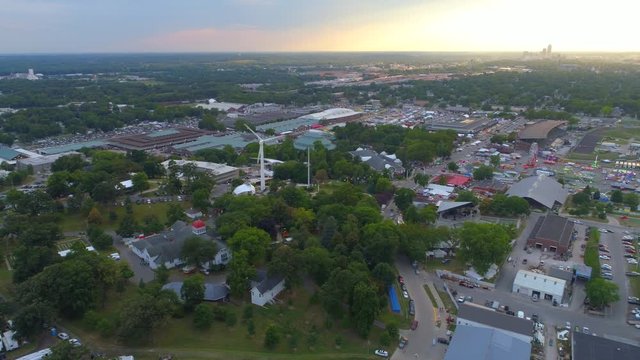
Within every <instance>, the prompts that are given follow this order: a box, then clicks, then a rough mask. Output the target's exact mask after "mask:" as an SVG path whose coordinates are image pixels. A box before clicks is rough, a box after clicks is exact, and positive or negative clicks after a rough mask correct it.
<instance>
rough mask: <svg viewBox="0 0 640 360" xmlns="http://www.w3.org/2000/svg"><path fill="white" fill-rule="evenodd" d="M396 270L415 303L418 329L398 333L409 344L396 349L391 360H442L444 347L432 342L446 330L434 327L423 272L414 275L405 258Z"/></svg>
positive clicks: (398, 263) (397, 263)
mask: <svg viewBox="0 0 640 360" xmlns="http://www.w3.org/2000/svg"><path fill="white" fill-rule="evenodd" d="M396 268H397V269H398V272H399V273H400V275H402V277H404V283H405V285H406V286H407V290H408V292H409V295H410V296H411V298H412V299H413V300H414V301H415V307H416V315H415V319H416V320H418V328H417V329H416V330H413V331H412V330H409V329H407V330H401V331H400V333H401V334H402V335H404V336H405V337H406V338H407V339H408V340H409V342H408V343H407V345H406V346H405V348H404V349H402V350H400V349H396V351H395V352H394V353H393V356H392V357H391V359H392V360H410V359H414V360H415V359H434V360H435V359H438V360H440V359H443V358H444V352H445V349H446V346H445V345H442V344H436V345H435V346H434V345H433V340H434V339H435V338H436V337H438V336H442V335H444V333H445V332H446V328H445V327H444V325H443V327H442V328H440V329H439V328H436V327H435V321H434V314H433V305H432V304H431V300H429V297H428V296H427V293H426V292H425V290H424V285H425V279H426V277H425V273H424V271H421V272H420V274H419V275H416V274H415V272H414V269H413V267H412V266H411V264H409V260H408V259H407V258H400V259H399V260H398V261H396Z"/></svg>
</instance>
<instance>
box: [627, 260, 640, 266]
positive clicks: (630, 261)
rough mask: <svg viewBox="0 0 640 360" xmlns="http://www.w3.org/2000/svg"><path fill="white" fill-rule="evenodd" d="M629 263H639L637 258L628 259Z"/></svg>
mask: <svg viewBox="0 0 640 360" xmlns="http://www.w3.org/2000/svg"><path fill="white" fill-rule="evenodd" d="M627 263H628V264H631V265H638V260H636V259H627Z"/></svg>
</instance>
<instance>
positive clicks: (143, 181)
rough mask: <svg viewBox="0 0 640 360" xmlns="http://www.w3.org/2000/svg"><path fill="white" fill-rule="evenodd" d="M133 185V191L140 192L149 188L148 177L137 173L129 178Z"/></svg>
mask: <svg viewBox="0 0 640 360" xmlns="http://www.w3.org/2000/svg"><path fill="white" fill-rule="evenodd" d="M131 182H132V183H133V191H135V192H140V191H144V190H147V189H148V188H149V177H148V176H147V174H146V173H144V172H139V173H136V174H135V175H133V177H131Z"/></svg>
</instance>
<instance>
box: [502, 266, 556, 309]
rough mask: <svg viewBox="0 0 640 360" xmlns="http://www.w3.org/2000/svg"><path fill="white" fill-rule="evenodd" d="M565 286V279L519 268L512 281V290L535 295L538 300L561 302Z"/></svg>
mask: <svg viewBox="0 0 640 360" xmlns="http://www.w3.org/2000/svg"><path fill="white" fill-rule="evenodd" d="M566 287H567V282H566V281H565V280H562V279H558V278H554V277H552V276H548V275H544V274H538V273H535V272H532V271H527V270H519V271H518V273H517V274H516V278H515V280H514V281H513V288H512V292H513V293H516V294H521V295H525V296H528V297H535V296H537V298H538V299H540V300H547V301H552V302H553V303H555V304H561V303H562V299H563V298H564V293H565V290H566Z"/></svg>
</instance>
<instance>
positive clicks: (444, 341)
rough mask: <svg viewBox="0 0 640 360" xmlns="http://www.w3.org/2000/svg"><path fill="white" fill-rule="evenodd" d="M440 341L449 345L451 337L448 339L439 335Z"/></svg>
mask: <svg viewBox="0 0 640 360" xmlns="http://www.w3.org/2000/svg"><path fill="white" fill-rule="evenodd" d="M438 342H439V343H440V344H445V345H449V339H447V338H443V337H439V338H438Z"/></svg>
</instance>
